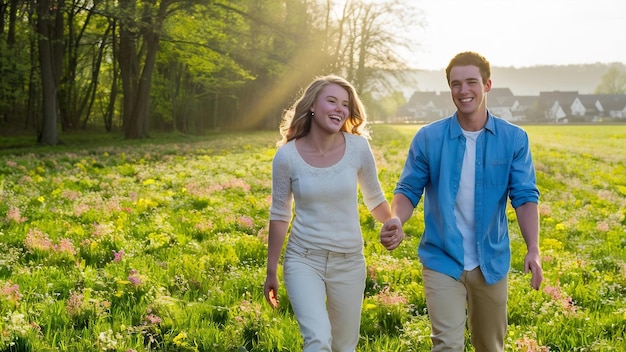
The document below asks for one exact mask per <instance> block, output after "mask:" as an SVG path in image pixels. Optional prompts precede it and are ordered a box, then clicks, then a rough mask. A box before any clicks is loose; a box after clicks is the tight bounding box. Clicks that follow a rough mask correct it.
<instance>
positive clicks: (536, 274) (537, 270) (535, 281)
mask: <svg viewBox="0 0 626 352" xmlns="http://www.w3.org/2000/svg"><path fill="white" fill-rule="evenodd" d="M529 271H530V273H531V275H532V277H531V279H530V286H532V288H534V289H535V290H539V288H540V287H541V282H542V281H543V269H541V258H540V256H539V252H538V251H531V252H528V253H526V257H524V273H528V272H529Z"/></svg>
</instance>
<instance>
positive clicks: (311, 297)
mask: <svg viewBox="0 0 626 352" xmlns="http://www.w3.org/2000/svg"><path fill="white" fill-rule="evenodd" d="M366 123H367V117H366V113H365V109H364V107H363V104H362V102H361V100H360V99H359V97H358V95H357V93H356V91H355V89H354V87H353V86H352V85H351V84H350V83H349V82H347V81H346V80H345V79H343V78H341V77H337V76H324V77H319V78H317V79H315V80H314V81H313V82H312V83H311V84H310V85H309V86H308V87H307V89H306V90H305V92H304V94H303V95H302V96H301V97H300V98H299V99H298V100H297V101H296V102H295V104H294V105H293V106H292V107H291V108H290V109H289V110H287V111H286V112H285V114H284V116H283V121H282V123H281V127H280V131H281V134H282V136H283V139H282V140H281V141H280V142H279V143H278V145H279V149H278V150H277V151H276V155H275V156H274V160H273V162H272V205H271V207H270V227H269V245H268V260H267V277H266V279H265V286H264V292H265V297H266V299H267V301H268V302H269V303H270V304H271V305H272V306H273V307H276V306H277V302H276V300H275V297H276V293H277V292H278V285H279V284H278V276H277V267H278V261H279V257H280V254H281V250H282V247H283V244H284V241H285V238H286V237H287V232H288V229H289V224H291V231H290V234H289V240H288V243H287V248H286V250H285V257H284V260H283V274H284V281H285V287H286V289H287V294H288V295H289V301H290V302H291V306H292V308H293V311H294V313H295V316H296V319H297V320H298V324H299V327H300V332H301V333H302V337H303V339H304V348H303V351H334V352H348V351H350V352H352V351H354V350H355V348H356V345H357V343H358V340H359V326H360V319H361V305H362V301H363V291H364V289H365V275H366V273H365V259H364V256H363V238H362V235H361V228H360V223H359V212H358V187H359V186H360V189H361V192H362V194H363V201H364V203H365V205H366V206H367V208H368V209H369V210H370V212H371V214H372V216H373V217H374V218H375V219H376V220H378V221H380V222H381V223H382V222H385V221H387V220H388V219H390V217H391V210H390V206H389V203H388V202H387V200H386V199H385V196H384V194H383V191H382V189H381V186H380V182H379V180H378V174H377V170H376V164H375V161H374V157H373V155H372V151H371V149H370V146H369V143H368V140H367V139H366V137H367V136H368V134H367V130H366V128H365V127H366ZM292 203H295V204H294V205H295V206H294V208H293V211H292Z"/></svg>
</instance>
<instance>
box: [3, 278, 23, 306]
mask: <svg viewBox="0 0 626 352" xmlns="http://www.w3.org/2000/svg"><path fill="white" fill-rule="evenodd" d="M0 294H2V296H5V297H6V299H7V300H9V301H13V302H14V303H15V304H17V302H18V301H19V300H20V299H22V297H23V295H22V294H20V286H19V285H18V284H13V285H11V283H10V282H7V283H5V285H4V287H3V288H2V291H0Z"/></svg>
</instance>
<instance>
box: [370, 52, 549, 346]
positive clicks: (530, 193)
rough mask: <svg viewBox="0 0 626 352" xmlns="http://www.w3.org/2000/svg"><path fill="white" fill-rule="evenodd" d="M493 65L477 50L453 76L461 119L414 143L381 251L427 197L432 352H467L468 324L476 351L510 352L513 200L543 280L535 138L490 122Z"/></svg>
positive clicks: (457, 62)
mask: <svg viewBox="0 0 626 352" xmlns="http://www.w3.org/2000/svg"><path fill="white" fill-rule="evenodd" d="M490 75H491V69H490V65H489V62H488V61H487V60H486V59H485V58H484V57H482V56H481V55H479V54H477V53H474V52H463V53H460V54H458V55H456V56H455V57H454V58H453V59H452V60H451V61H450V63H449V65H448V67H447V68H446V77H447V79H448V85H449V86H450V90H451V96H452V100H453V102H454V104H455V106H456V108H457V111H456V113H455V114H454V115H452V116H450V117H447V118H444V119H442V120H439V121H436V122H433V123H431V124H429V125H426V126H424V127H422V128H421V129H420V130H419V131H418V132H417V134H416V135H415V137H414V138H413V141H412V142H411V146H410V149H409V153H408V156H407V160H406V163H405V166H404V170H403V172H402V175H401V176H400V180H399V181H398V184H397V186H396V189H395V191H394V197H393V201H392V204H391V207H392V213H393V216H394V217H393V218H392V219H391V220H389V221H387V222H386V223H385V224H384V225H383V227H382V229H381V232H380V241H381V243H382V244H383V245H384V246H385V247H386V248H387V249H389V250H392V249H394V248H396V247H397V246H398V245H399V244H400V242H402V239H403V238H404V233H403V231H402V224H404V223H405V222H406V221H407V220H408V219H409V218H410V217H411V215H412V214H413V210H414V209H415V207H416V206H417V204H418V202H419V201H420V199H421V198H422V195H424V221H425V230H424V234H423V235H422V238H421V242H420V245H419V249H418V255H419V259H420V261H421V263H422V265H423V271H422V273H423V279H424V290H425V294H426V304H427V306H428V314H429V317H430V321H431V326H432V333H431V339H432V343H433V348H432V351H463V349H464V343H465V341H464V333H465V323H466V318H467V319H468V323H469V324H468V325H469V329H470V333H471V342H472V344H473V346H474V348H475V350H476V351H477V352H482V351H490V352H495V351H504V337H505V333H506V328H507V299H508V287H507V276H508V271H509V269H510V263H511V250H510V240H509V233H508V226H507V224H508V222H507V216H506V206H507V201H508V199H510V200H511V204H512V206H513V208H515V213H516V216H517V221H518V224H519V226H520V230H521V232H522V236H523V237H524V240H525V242H526V247H527V251H528V252H527V254H526V257H525V258H524V271H525V272H528V271H530V272H531V273H532V279H531V286H532V287H533V288H534V289H536V290H538V289H539V287H540V285H541V282H542V280H543V273H542V269H541V261H540V255H539V219H538V213H537V202H538V200H539V190H538V189H537V186H536V177H535V169H534V165H533V161H532V157H531V153H530V147H529V142H528V136H527V134H526V132H524V131H523V130H522V129H521V128H519V127H517V126H515V125H512V124H510V123H508V122H506V121H504V120H502V119H500V118H497V117H495V116H493V115H492V114H491V113H489V111H488V110H487V107H486V96H487V93H488V92H489V90H490V89H491V78H490Z"/></svg>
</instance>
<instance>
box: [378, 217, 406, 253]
mask: <svg viewBox="0 0 626 352" xmlns="http://www.w3.org/2000/svg"><path fill="white" fill-rule="evenodd" d="M402 240H404V232H403V231H402V222H400V219H399V218H397V217H395V218H391V219H389V220H387V221H386V222H385V223H384V224H383V227H382V228H381V229H380V243H381V244H382V245H383V246H385V248H387V249H388V250H393V249H395V248H396V247H398V246H399V245H400V243H402Z"/></svg>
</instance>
